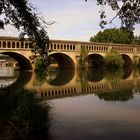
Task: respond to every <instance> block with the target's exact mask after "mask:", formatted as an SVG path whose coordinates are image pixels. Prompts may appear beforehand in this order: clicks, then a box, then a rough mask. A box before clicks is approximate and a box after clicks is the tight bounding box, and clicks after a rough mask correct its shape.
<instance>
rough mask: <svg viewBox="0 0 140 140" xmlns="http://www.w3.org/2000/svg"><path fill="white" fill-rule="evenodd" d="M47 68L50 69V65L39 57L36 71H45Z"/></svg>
mask: <svg viewBox="0 0 140 140" xmlns="http://www.w3.org/2000/svg"><path fill="white" fill-rule="evenodd" d="M47 67H48V64H47V63H46V61H45V60H44V59H43V58H41V57H38V58H37V59H36V60H35V70H36V71H43V70H45V69H47Z"/></svg>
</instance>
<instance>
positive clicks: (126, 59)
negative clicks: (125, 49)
mask: <svg viewBox="0 0 140 140" xmlns="http://www.w3.org/2000/svg"><path fill="white" fill-rule="evenodd" d="M121 55H122V59H123V60H124V67H132V66H133V61H132V59H131V58H130V57H129V56H128V55H126V54H121Z"/></svg>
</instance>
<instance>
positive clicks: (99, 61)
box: [87, 53, 105, 67]
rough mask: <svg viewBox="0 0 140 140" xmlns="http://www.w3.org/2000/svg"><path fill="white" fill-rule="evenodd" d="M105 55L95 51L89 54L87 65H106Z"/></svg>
mask: <svg viewBox="0 0 140 140" xmlns="http://www.w3.org/2000/svg"><path fill="white" fill-rule="evenodd" d="M104 63H105V62H104V57H103V56H102V55H100V54H97V53H93V54H90V55H88V58H87V66H88V67H101V66H103V65H104Z"/></svg>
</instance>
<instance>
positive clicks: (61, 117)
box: [0, 69, 140, 140]
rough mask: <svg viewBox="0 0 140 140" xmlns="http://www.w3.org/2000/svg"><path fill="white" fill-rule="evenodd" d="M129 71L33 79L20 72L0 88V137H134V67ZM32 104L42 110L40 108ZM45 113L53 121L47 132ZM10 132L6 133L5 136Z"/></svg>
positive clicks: (138, 81) (138, 114)
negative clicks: (34, 96)
mask: <svg viewBox="0 0 140 140" xmlns="http://www.w3.org/2000/svg"><path fill="white" fill-rule="evenodd" d="M130 71H131V70H130ZM130 71H126V70H122V69H120V70H105V69H101V70H100V69H98V70H95V69H94V70H91V69H89V70H85V71H69V70H63V71H58V70H51V71H46V72H45V73H38V75H37V73H34V72H21V73H20V74H19V76H18V78H17V81H16V82H15V84H13V85H11V86H9V88H6V89H8V92H7V90H6V91H5V90H4V89H3V90H0V91H1V93H0V130H1V131H0V136H5V137H6V136H12V137H13V135H14V136H18V137H20V139H25V137H26V138H27V137H28V136H29V139H42V140H43V139H51V138H52V139H54V140H59V139H60V140H71V139H72V140H87V139H88V140H93V139H98V140H111V139H113V140H115V139H116V140H118V139H119V140H121V139H122V140H124V138H125V139H130V140H133V139H138V138H139V137H140V135H139V129H140V121H139V118H140V111H139V108H140V96H139V93H140V88H139V87H140V74H139V70H137V69H134V70H133V71H132V73H131V74H130ZM127 72H128V73H127ZM19 87H25V88H26V89H28V90H25V89H22V90H19ZM32 90H33V91H35V93H36V94H35V95H36V97H37V96H38V97H39V99H38V98H37V99H35V100H36V101H37V104H36V102H34V98H33V99H32V97H33V96H32V95H33V94H32V93H31V91H32ZM4 91H5V92H4ZM13 91H14V92H13ZM26 93H28V94H26ZM66 97H69V98H66ZM56 98H57V100H56ZM58 98H59V99H58ZM48 100H49V106H48ZM40 101H41V102H40ZM38 105H39V106H40V105H43V106H44V107H46V106H47V107H48V108H47V110H46V108H45V109H44V107H43V108H42V107H41V109H40V107H38ZM50 106H51V108H50ZM44 110H45V113H44V112H43V113H42V111H44ZM49 112H51V114H53V119H54V121H53V122H52V124H51V126H52V127H51V131H52V133H53V134H50V129H49V128H50V119H51V120H52V116H50V114H49ZM46 113H47V114H46ZM44 114H45V115H44ZM45 116H47V119H46V118H45ZM50 117H51V118H50ZM10 122H12V123H13V124H14V126H15V127H14V128H13V126H11V123H10ZM45 124H47V125H48V126H47V127H46V125H45ZM7 128H10V129H8V130H7ZM15 128H17V129H16V130H18V131H16V130H15ZM43 128H44V129H43ZM11 130H13V131H14V132H13V131H12V133H10V134H12V135H5V134H8V132H9V131H10V132H11ZM44 130H45V131H44ZM19 131H20V132H21V133H19ZM20 134H22V135H20Z"/></svg>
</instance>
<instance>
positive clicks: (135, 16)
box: [85, 0, 140, 30]
mask: <svg viewBox="0 0 140 140" xmlns="http://www.w3.org/2000/svg"><path fill="white" fill-rule="evenodd" d="M85 1H86V2H87V0H85ZM97 4H98V5H101V6H106V5H108V6H110V7H111V9H112V10H113V11H116V16H115V17H113V18H112V19H111V20H110V21H106V13H105V10H101V11H100V18H101V22H100V26H101V27H102V28H104V26H105V25H106V24H108V23H112V22H113V20H114V19H115V18H116V17H118V18H119V19H120V20H121V25H122V26H124V27H126V28H127V29H129V30H133V29H134V25H135V24H139V23H140V0H97ZM103 9H104V8H103Z"/></svg>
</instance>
